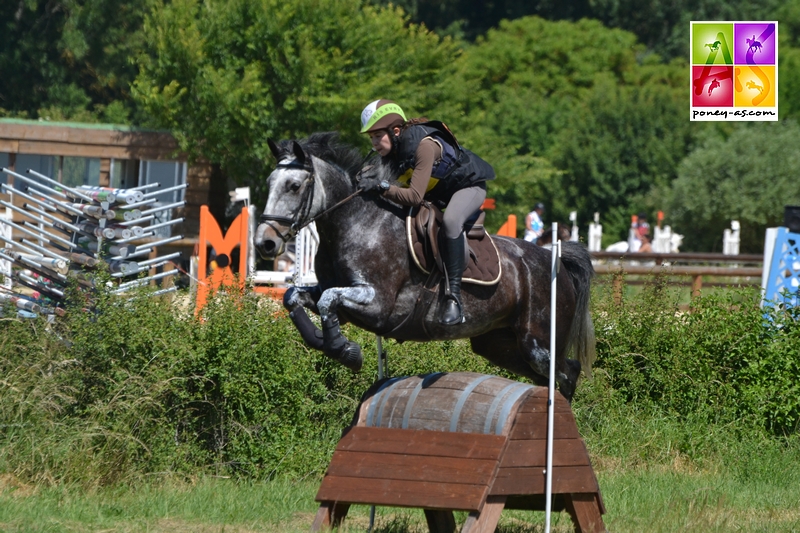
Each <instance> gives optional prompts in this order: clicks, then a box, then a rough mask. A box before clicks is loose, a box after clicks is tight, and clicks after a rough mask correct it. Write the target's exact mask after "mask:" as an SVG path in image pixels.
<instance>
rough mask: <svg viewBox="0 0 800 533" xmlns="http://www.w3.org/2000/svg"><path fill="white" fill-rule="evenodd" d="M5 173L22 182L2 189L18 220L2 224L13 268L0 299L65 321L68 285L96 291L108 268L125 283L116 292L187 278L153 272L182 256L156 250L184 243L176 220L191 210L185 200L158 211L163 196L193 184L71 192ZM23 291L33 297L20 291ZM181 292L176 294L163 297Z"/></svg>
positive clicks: (2, 254)
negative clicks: (175, 213) (180, 211)
mask: <svg viewBox="0 0 800 533" xmlns="http://www.w3.org/2000/svg"><path fill="white" fill-rule="evenodd" d="M2 172H4V173H6V174H7V175H9V176H13V178H14V180H13V185H10V184H3V185H2V191H3V193H5V194H7V195H8V196H9V201H5V200H0V205H2V206H3V207H5V208H6V209H7V211H10V212H11V214H12V217H11V218H6V219H2V220H0V224H2V225H4V226H5V227H10V228H11V232H10V233H3V234H0V240H2V249H0V259H3V260H5V261H9V262H10V263H11V264H12V265H13V267H12V269H11V271H10V272H9V273H8V274H10V278H11V281H12V283H10V284H8V285H7V286H6V288H5V289H4V290H2V291H1V293H2V296H0V300H5V301H11V302H14V303H15V304H16V306H17V307H18V308H20V309H25V310H28V311H31V312H34V313H39V312H41V313H44V314H47V315H57V314H63V306H64V299H65V289H66V287H67V286H68V284H69V283H70V282H75V283H77V284H78V286H79V287H81V288H82V289H86V290H92V289H95V280H94V276H93V271H95V270H96V269H97V268H98V267H100V266H101V265H105V268H107V269H108V272H109V274H110V276H111V277H112V279H115V280H117V281H118V282H117V283H116V284H114V285H113V286H112V287H111V290H112V292H115V293H124V292H126V291H129V290H130V289H132V288H134V287H137V286H140V285H144V284H147V283H150V282H151V281H155V280H160V279H162V280H163V279H166V278H169V277H171V276H174V275H175V274H177V273H178V272H179V270H178V269H172V270H165V271H162V272H160V273H153V272H154V271H155V269H157V268H159V267H165V266H167V265H169V264H170V262H171V261H173V260H175V259H177V258H178V257H179V256H180V254H179V253H172V254H168V255H162V256H157V255H156V250H157V248H158V247H159V246H163V245H166V244H169V243H171V242H174V241H177V240H180V239H181V238H182V236H180V235H178V236H165V233H167V234H168V233H169V232H170V227H171V226H173V225H175V224H179V223H181V222H182V221H183V219H182V218H172V210H173V209H175V208H177V207H182V206H183V205H184V202H183V201H180V202H173V203H169V204H166V205H164V204H158V203H157V200H156V196H158V195H163V194H164V193H169V192H176V191H178V190H181V189H184V188H185V187H186V185H179V186H176V187H171V188H168V189H162V190H158V191H156V192H151V190H152V189H155V188H158V187H159V185H158V184H157V183H154V184H149V185H144V186H141V187H136V188H131V189H115V188H105V187H93V186H78V187H68V186H65V185H64V184H61V183H59V182H57V181H56V180H53V179H51V178H50V177H48V176H45V175H43V174H40V173H38V172H34V171H32V170H28V171H27V173H26V175H23V174H20V173H17V172H14V171H11V170H9V169H6V168H3V169H2ZM15 198H16V199H17V201H16V202H15ZM20 200H21V201H20ZM13 215H17V216H16V217H14V216H13ZM157 217H161V218H162V220H161V221H159V220H158V219H157ZM13 218H16V221H15V220H12V219H13ZM163 219H166V220H163ZM15 236H16V238H15ZM141 274H146V275H145V276H144V277H142V276H141ZM9 285H10V286H9ZM21 287H26V288H27V289H28V290H29V291H28V292H27V293H23V292H20V288H21ZM173 290H175V287H171V288H167V289H164V290H162V291H156V293H155V294H159V293H161V294H163V293H165V292H171V291H173ZM30 291H33V292H30ZM20 303H22V305H20ZM26 306H27V307H26Z"/></svg>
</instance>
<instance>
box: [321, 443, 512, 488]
mask: <svg viewBox="0 0 800 533" xmlns="http://www.w3.org/2000/svg"><path fill="white" fill-rule="evenodd" d="M496 467H497V460H496V459H464V458H460V457H441V456H426V455H407V454H395V453H370V452H350V451H345V450H337V451H336V452H335V453H334V454H333V458H332V459H331V462H330V465H329V466H328V471H327V474H328V475H331V476H340V477H358V478H379V479H404V480H409V481H429V482H434V483H472V484H483V485H489V483H491V481H492V476H493V474H494V471H495V468H496Z"/></svg>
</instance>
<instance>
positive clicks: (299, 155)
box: [292, 141, 306, 165]
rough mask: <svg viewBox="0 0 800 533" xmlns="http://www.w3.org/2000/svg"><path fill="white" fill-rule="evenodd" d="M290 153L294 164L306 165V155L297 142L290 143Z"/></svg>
mask: <svg viewBox="0 0 800 533" xmlns="http://www.w3.org/2000/svg"><path fill="white" fill-rule="evenodd" d="M292 152H294V158H295V162H296V163H298V164H300V165H305V164H306V153H305V152H304V151H303V147H302V146H300V145H299V144H298V142H297V141H292Z"/></svg>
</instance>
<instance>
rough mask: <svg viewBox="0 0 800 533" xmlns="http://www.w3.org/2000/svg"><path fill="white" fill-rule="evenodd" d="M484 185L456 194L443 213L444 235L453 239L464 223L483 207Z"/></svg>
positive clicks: (459, 232)
mask: <svg viewBox="0 0 800 533" xmlns="http://www.w3.org/2000/svg"><path fill="white" fill-rule="evenodd" d="M485 199H486V185H475V186H474V187H467V188H466V189H461V190H460V191H458V192H456V193H455V194H454V195H453V197H452V198H451V199H450V202H448V204H447V209H445V211H444V234H445V236H446V237H447V238H448V239H455V238H457V237H458V236H459V235H461V232H462V231H463V230H464V223H465V222H466V221H467V219H468V218H469V217H470V216H471V215H473V214H474V213H475V211H477V210H478V209H480V208H481V205H483V201H484V200H485Z"/></svg>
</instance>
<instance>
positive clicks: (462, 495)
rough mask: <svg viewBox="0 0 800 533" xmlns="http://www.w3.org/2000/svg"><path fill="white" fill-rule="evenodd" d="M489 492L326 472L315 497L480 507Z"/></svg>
mask: <svg viewBox="0 0 800 533" xmlns="http://www.w3.org/2000/svg"><path fill="white" fill-rule="evenodd" d="M487 492H488V487H486V486H485V485H467V484H464V483H429V482H424V481H405V480H399V479H366V478H352V477H339V476H325V477H324V478H323V479H322V483H321V485H320V487H319V491H318V492H317V497H316V500H317V501H328V500H330V501H338V502H344V503H360V504H367V505H387V506H393V507H421V508H424V509H441V510H456V511H477V510H478V509H480V507H481V504H482V503H483V501H484V499H485V498H486V494H487Z"/></svg>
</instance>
